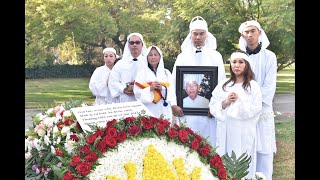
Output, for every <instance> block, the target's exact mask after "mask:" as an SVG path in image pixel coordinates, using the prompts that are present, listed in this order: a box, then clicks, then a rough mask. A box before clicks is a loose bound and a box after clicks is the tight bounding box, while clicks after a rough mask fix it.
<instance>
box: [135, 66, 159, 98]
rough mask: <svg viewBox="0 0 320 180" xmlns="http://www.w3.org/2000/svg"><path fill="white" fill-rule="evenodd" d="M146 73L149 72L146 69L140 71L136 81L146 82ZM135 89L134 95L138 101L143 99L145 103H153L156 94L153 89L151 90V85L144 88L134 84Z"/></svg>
mask: <svg viewBox="0 0 320 180" xmlns="http://www.w3.org/2000/svg"><path fill="white" fill-rule="evenodd" d="M146 73H148V72H146V70H140V71H138V73H137V76H136V80H135V81H136V82H139V83H145V82H146V81H147V80H146V78H145V77H146V76H147V74H146ZM133 91H134V96H135V98H136V99H137V100H138V101H141V102H142V103H144V104H147V103H153V102H152V101H153V98H154V95H153V91H150V86H149V87H146V88H144V89H142V88H140V87H138V86H137V85H134V86H133Z"/></svg>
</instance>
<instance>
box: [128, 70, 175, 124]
mask: <svg viewBox="0 0 320 180" xmlns="http://www.w3.org/2000/svg"><path fill="white" fill-rule="evenodd" d="M158 70H160V69H159V68H158ZM158 70H157V75H155V74H154V72H152V71H151V69H150V68H148V67H143V68H141V69H139V71H138V73H137V76H136V82H138V83H147V82H154V81H158V82H169V83H170V79H171V72H170V71H169V70H167V69H163V68H162V69H161V71H163V72H159V71H158ZM169 87H170V86H169ZM133 91H134V94H135V97H136V99H137V100H138V101H141V102H142V103H143V104H144V105H145V106H146V107H147V109H148V110H149V111H150V112H151V113H152V114H153V115H154V117H157V118H159V117H160V115H163V116H164V118H165V119H168V120H169V121H170V122H171V123H172V109H171V103H170V99H172V96H174V94H173V92H171V91H170V88H167V100H166V102H167V103H168V105H167V106H164V105H163V103H164V100H163V99H161V100H160V101H159V102H157V103H156V104H155V103H153V98H154V94H153V91H150V86H149V87H146V88H144V89H142V88H140V87H138V86H137V85H134V87H133ZM161 94H162V96H163V97H165V88H164V86H162V89H161Z"/></svg>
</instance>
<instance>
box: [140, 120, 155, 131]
mask: <svg viewBox="0 0 320 180" xmlns="http://www.w3.org/2000/svg"><path fill="white" fill-rule="evenodd" d="M141 121H142V128H143V129H146V130H149V129H152V128H153V123H152V121H151V120H149V119H146V118H145V119H142V120H141Z"/></svg>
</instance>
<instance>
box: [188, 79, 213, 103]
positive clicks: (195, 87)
mask: <svg viewBox="0 0 320 180" xmlns="http://www.w3.org/2000/svg"><path fill="white" fill-rule="evenodd" d="M203 77H204V74H184V78H183V81H184V85H185V88H184V89H185V91H186V93H187V95H188V96H187V97H185V98H183V107H185V108H208V105H209V99H207V98H205V97H203V96H200V95H199V91H200V85H201V81H202V79H203Z"/></svg>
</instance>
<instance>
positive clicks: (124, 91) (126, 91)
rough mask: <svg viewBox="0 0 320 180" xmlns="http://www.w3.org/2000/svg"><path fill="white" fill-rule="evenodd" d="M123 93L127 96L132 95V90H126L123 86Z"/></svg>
mask: <svg viewBox="0 0 320 180" xmlns="http://www.w3.org/2000/svg"><path fill="white" fill-rule="evenodd" d="M123 93H125V94H126V95H128V96H134V92H133V91H130V90H129V91H128V88H124V89H123Z"/></svg>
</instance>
